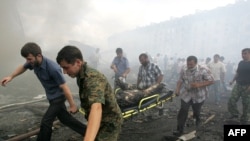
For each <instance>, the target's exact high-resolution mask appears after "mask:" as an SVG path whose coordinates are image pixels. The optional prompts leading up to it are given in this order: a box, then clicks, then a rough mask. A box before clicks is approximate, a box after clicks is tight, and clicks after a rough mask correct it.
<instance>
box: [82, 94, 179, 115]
mask: <svg viewBox="0 0 250 141" xmlns="http://www.w3.org/2000/svg"><path fill="white" fill-rule="evenodd" d="M174 97H175V94H174V93H173V91H171V90H170V91H168V92H167V93H160V94H153V95H151V96H148V97H145V98H142V99H141V100H140V102H139V104H138V106H132V107H127V108H121V110H122V116H123V118H124V119H126V118H129V117H131V116H133V115H136V114H138V113H141V112H144V111H146V110H149V109H151V108H154V107H156V106H163V104H164V103H165V102H168V101H172V99H173V98H174ZM79 112H80V113H82V114H83V115H85V111H84V109H83V108H80V109H79Z"/></svg>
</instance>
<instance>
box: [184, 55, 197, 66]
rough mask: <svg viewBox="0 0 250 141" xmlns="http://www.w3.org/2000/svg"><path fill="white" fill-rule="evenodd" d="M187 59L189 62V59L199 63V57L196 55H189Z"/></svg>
mask: <svg viewBox="0 0 250 141" xmlns="http://www.w3.org/2000/svg"><path fill="white" fill-rule="evenodd" d="M187 61H188V62H189V61H194V62H195V63H196V64H197V62H198V59H197V57H195V56H188V58H187Z"/></svg>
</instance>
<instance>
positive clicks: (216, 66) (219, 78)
mask: <svg viewBox="0 0 250 141" xmlns="http://www.w3.org/2000/svg"><path fill="white" fill-rule="evenodd" d="M219 60H220V56H219V55H218V54H215V55H214V60H213V61H212V62H210V63H209V64H208V68H209V69H210V71H211V72H212V74H213V77H214V84H213V85H211V86H210V87H211V88H210V90H211V92H212V93H213V94H214V96H215V103H216V104H217V105H219V104H220V98H221V94H220V83H221V82H224V78H225V72H226V69H225V65H224V64H223V63H222V62H220V61H219Z"/></svg>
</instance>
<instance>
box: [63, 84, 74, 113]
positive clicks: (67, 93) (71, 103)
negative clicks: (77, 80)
mask: <svg viewBox="0 0 250 141" xmlns="http://www.w3.org/2000/svg"><path fill="white" fill-rule="evenodd" d="M60 88H61V89H62V90H63V92H64V95H65V97H66V99H67V100H68V102H69V106H70V109H69V112H70V113H76V112H77V106H76V104H75V102H74V99H73V96H72V94H71V91H70V89H69V87H68V85H67V84H66V83H64V84H62V85H60Z"/></svg>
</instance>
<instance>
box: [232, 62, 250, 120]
mask: <svg viewBox="0 0 250 141" xmlns="http://www.w3.org/2000/svg"><path fill="white" fill-rule="evenodd" d="M249 72H250V62H249V61H244V60H242V61H240V62H239V64H238V68H237V71H236V73H237V75H236V78H235V80H236V85H235V86H234V88H233V90H232V94H231V97H230V98H229V101H228V111H229V112H230V114H231V116H232V118H233V117H238V116H239V111H238V108H237V102H238V100H239V98H240V97H241V100H242V115H241V119H240V122H241V124H247V122H248V110H249V106H250V92H249V91H248V88H249V87H250V73H249Z"/></svg>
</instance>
